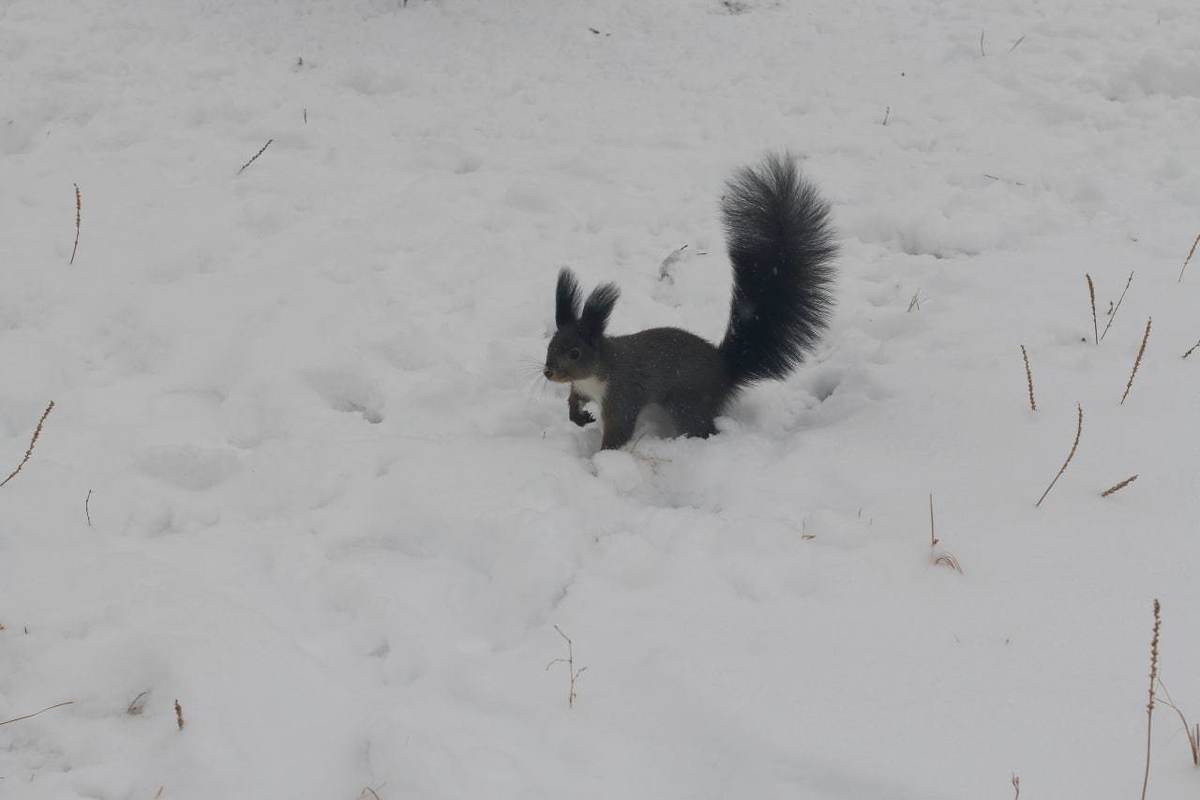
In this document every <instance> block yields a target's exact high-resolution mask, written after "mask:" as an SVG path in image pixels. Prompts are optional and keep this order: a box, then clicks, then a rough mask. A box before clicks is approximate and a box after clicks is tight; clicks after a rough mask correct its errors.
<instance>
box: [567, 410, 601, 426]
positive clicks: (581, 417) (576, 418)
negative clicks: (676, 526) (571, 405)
mask: <svg viewBox="0 0 1200 800" xmlns="http://www.w3.org/2000/svg"><path fill="white" fill-rule="evenodd" d="M595 421H596V418H595V417H593V416H592V415H591V412H588V411H579V412H578V413H572V414H571V422H574V423H575V424H576V425H578V426H579V427H581V428H582V427H583V426H584V425H587V424H588V423H589V422H595Z"/></svg>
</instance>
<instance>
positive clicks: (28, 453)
mask: <svg viewBox="0 0 1200 800" xmlns="http://www.w3.org/2000/svg"><path fill="white" fill-rule="evenodd" d="M53 410H54V401H53V400H51V401H50V405H48V406H46V410H45V411H43V412H42V417H41V419H39V420H38V424H37V427H36V428H34V429H33V438H32V439H30V440H29V449H28V450H26V451H25V457H24V458H22V459H21V463H20V464H17V468H16V469H14V470H13V471H12V472H10V473H8V477H7V478H5V479H4V480H3V481H0V486H4V485H5V484H7V483H8V482H9V481H11V480H12V479H13V478H15V477H17V473H18V472H20V471H21V468H22V467H24V466H25V462H27V461H29V457H30V456H32V455H33V448H34V445H36V444H37V440H38V437H39V436H41V435H42V425H43V424H45V422H46V417H48V416H50V412H51V411H53Z"/></svg>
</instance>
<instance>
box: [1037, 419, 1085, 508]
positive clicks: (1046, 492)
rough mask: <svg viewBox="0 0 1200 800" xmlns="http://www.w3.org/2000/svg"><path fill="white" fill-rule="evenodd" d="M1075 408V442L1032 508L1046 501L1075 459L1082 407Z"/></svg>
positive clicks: (1081, 427)
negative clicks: (1077, 417)
mask: <svg viewBox="0 0 1200 800" xmlns="http://www.w3.org/2000/svg"><path fill="white" fill-rule="evenodd" d="M1075 407H1076V408H1077V409H1079V420H1078V422H1077V423H1076V426H1075V442H1074V443H1073V444H1072V445H1071V452H1070V453H1067V460H1066V461H1064V462H1063V465H1062V466H1061V467H1059V468H1058V474H1057V475H1055V476H1054V480H1052V481H1050V485H1049V486H1047V487H1046V491H1044V492H1042V496H1041V497H1039V498H1038V501H1037V502H1036V503H1034V507H1036V508H1041V505H1042V501H1043V500H1045V499H1046V495H1048V494H1050V490H1051V489H1053V488H1054V484H1056V483H1058V479H1059V478H1061V477H1062V474H1063V473H1064V472H1066V471H1067V465H1068V464H1070V463H1071V459H1072V458H1074V457H1075V450H1076V449H1077V448H1078V447H1079V437H1080V436H1081V435H1082V434H1083V406H1081V405H1079V404H1078V403H1076V405H1075Z"/></svg>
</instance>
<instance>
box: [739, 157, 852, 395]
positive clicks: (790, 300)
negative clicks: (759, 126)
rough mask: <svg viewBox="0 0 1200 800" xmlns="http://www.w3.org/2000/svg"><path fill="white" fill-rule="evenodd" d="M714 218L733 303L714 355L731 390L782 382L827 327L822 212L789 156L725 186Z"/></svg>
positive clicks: (827, 240) (827, 241) (827, 247)
mask: <svg viewBox="0 0 1200 800" xmlns="http://www.w3.org/2000/svg"><path fill="white" fill-rule="evenodd" d="M722 210H723V211H724V214H725V232H726V238H727V244H728V247H729V258H730V260H731V261H732V262H733V300H732V302H731V304H730V305H731V308H730V314H729V327H728V329H727V330H726V331H725V338H724V340H722V342H721V347H720V350H721V355H722V356H723V357H724V358H725V361H726V363H727V364H728V368H729V372H730V377H731V379H732V382H733V385H734V387H738V386H744V385H746V384H748V383H752V382H754V381H759V380H764V379H768V378H774V379H778V378H783V377H785V376H786V375H787V374H788V373H789V372H791V371H792V369H794V368H795V367H796V365H798V364H799V363H800V362H801V360H802V359H803V357H804V355H805V353H807V352H808V351H809V350H811V349H812V347H813V345H814V344H816V341H817V339H818V338H819V337H820V335H821V333H822V332H823V331H824V329H825V327H826V325H827V324H828V322H829V315H830V311H831V309H832V307H833V297H832V294H831V290H832V286H831V284H832V282H833V273H834V271H833V265H832V263H831V262H832V261H833V258H834V256H835V255H836V254H837V246H836V245H835V243H834V235H833V230H832V229H831V227H830V224H829V206H828V205H826V203H825V202H824V201H823V200H822V199H821V198H820V196H819V195H818V194H817V190H816V188H815V187H814V186H813V185H812V184H811V183H809V182H808V181H806V180H805V179H804V178H803V177H801V175H800V173H799V171H798V170H797V169H796V163H795V161H794V160H793V159H792V158H791V157H790V156H787V155H770V156H768V157H767V158H766V160H764V161H763V163H762V164H761V165H760V166H758V167H744V168H743V169H741V170H739V171H738V172H737V174H735V175H734V176H733V178H732V179H730V181H729V185H728V190H727V193H726V195H725V199H724V201H723V203H722Z"/></svg>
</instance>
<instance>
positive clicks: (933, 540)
mask: <svg viewBox="0 0 1200 800" xmlns="http://www.w3.org/2000/svg"><path fill="white" fill-rule="evenodd" d="M941 541H942V540H941V539H939V538H937V532H936V530H935V528H934V524H933V493H932V492H930V493H929V561H930V563H932V564H933V565H934V566H941V567H949V568H950V569H952V570H954V571H955V572H957V573H958V574H959V575H962V574H963V568H962V564H959V563H958V559H957V558H955V557H954V554H953V553H950V552H947V551H945V550H942V551H941V552H938V551H937V550H936V549H935V548H936V547H937V546H938V543H939V542H941Z"/></svg>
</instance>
